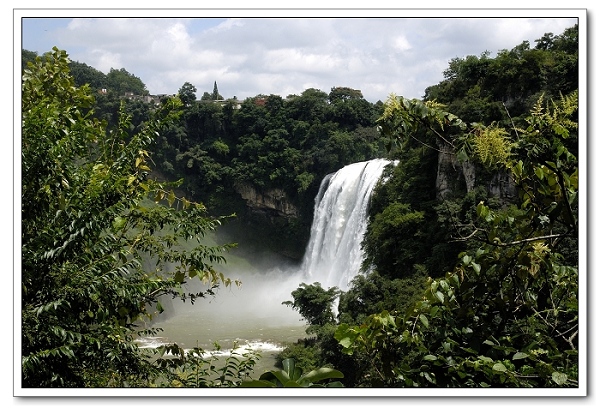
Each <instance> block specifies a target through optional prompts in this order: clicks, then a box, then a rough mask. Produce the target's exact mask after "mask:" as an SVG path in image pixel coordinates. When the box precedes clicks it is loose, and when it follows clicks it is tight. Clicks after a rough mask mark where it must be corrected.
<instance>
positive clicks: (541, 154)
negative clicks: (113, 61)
mask: <svg viewBox="0 0 600 414" xmlns="http://www.w3.org/2000/svg"><path fill="white" fill-rule="evenodd" d="M577 52H578V27H577V26H575V27H573V28H569V29H567V30H566V31H565V32H564V33H563V34H561V35H557V36H555V35H553V34H550V33H547V34H545V35H544V36H542V37H541V38H540V39H538V40H537V41H536V46H535V47H534V48H531V47H530V45H529V44H528V43H527V42H524V43H522V44H520V45H518V46H517V47H515V48H513V49H512V50H503V51H500V52H499V53H498V55H497V56H496V57H494V58H491V57H490V55H489V53H487V52H486V53H483V54H482V55H481V56H480V57H476V56H467V57H465V58H456V59H453V60H452V61H451V62H450V63H449V67H448V69H447V70H446V71H445V72H444V77H445V79H444V80H443V81H442V82H440V83H439V84H437V85H433V86H431V87H429V88H427V90H426V92H425V97H424V99H423V100H422V101H421V100H416V99H413V100H409V99H405V98H403V97H399V96H395V95H390V98H389V100H388V101H387V102H386V103H385V104H375V105H373V104H371V103H369V102H367V101H366V100H364V99H363V97H362V94H361V93H360V91H357V90H354V89H351V88H347V87H335V88H332V90H331V92H330V93H329V94H327V93H325V92H322V91H320V90H316V89H308V90H306V91H304V92H303V93H302V94H301V95H299V96H295V95H294V96H288V97H286V98H282V97H280V96H277V95H269V96H265V95H258V96H256V97H252V98H248V99H246V100H244V101H243V102H239V101H237V99H235V98H234V99H223V97H222V96H220V95H219V93H218V88H217V84H216V82H215V83H214V87H213V91H212V93H209V92H204V95H202V97H201V98H200V99H199V100H198V99H197V96H196V92H197V89H196V87H195V86H194V85H192V84H190V83H189V82H185V83H184V84H183V86H182V87H181V89H180V90H179V93H178V96H177V97H176V98H164V99H162V101H161V103H160V104H156V103H154V102H153V103H149V101H144V100H141V99H128V98H126V99H125V97H124V94H125V93H126V92H133V93H135V94H136V95H140V96H141V95H145V94H147V91H146V89H145V86H144V85H143V83H142V82H141V81H140V80H139V79H138V78H136V77H135V76H133V75H131V74H129V73H128V72H127V71H126V70H124V69H121V70H118V71H117V70H111V73H109V74H108V75H104V74H102V73H101V72H99V71H96V70H95V69H93V68H90V67H89V66H87V65H84V64H79V63H76V62H69V61H68V59H67V58H66V55H64V53H63V52H59V51H57V50H55V51H53V52H52V53H48V54H45V55H43V56H41V57H38V56H37V55H36V54H35V53H31V52H27V51H24V53H23V68H24V78H23V145H22V152H23V158H22V162H23V169H22V171H23V181H22V193H23V199H22V212H21V214H22V234H23V246H22V248H23V263H22V265H23V278H22V289H23V290H22V328H23V330H22V331H23V335H22V352H23V385H24V386H148V385H152V386H188V387H189V386H240V385H242V386H262V387H267V386H268V387H283V386H311V385H315V383H316V382H319V381H320V380H324V379H325V380H330V379H339V380H340V381H339V383H338V382H337V381H336V382H335V383H334V385H336V386H339V385H342V384H343V385H344V386H346V387H352V386H375V387H383V386H385V387H576V386H578V384H579V372H578V366H579V346H578V341H579V324H578V323H579V312H580V310H579V305H578V297H579V273H578V260H579V251H578V244H579V236H578V191H579V188H578V181H579V180H578V176H579V171H578V161H577V157H578V154H579V149H578V146H579V141H578V139H577V126H578V124H577V117H578V95H577V89H578V77H577V76H578V62H579V60H578V56H577ZM27 62H30V64H29V66H28V64H27ZM69 69H70V72H71V73H69ZM104 88H107V92H106V93H100V92H99V91H101V90H102V89H104ZM384 153H385V154H387V156H388V157H389V158H391V159H395V160H397V161H398V162H397V164H395V165H392V166H390V167H388V168H387V169H386V171H385V172H384V180H382V181H381V183H380V184H379V185H378V186H377V187H376V189H375V191H374V194H373V196H372V199H371V205H370V211H369V224H368V228H367V232H366V234H365V238H364V242H363V248H364V251H365V261H364V265H363V268H362V274H361V275H356V277H354V279H353V280H352V284H351V286H350V289H349V290H348V291H347V292H340V291H339V290H338V289H336V288H331V289H329V290H325V289H324V288H322V287H321V286H320V285H319V284H318V283H315V284H312V285H306V284H302V285H300V287H299V288H298V289H296V290H294V291H293V292H292V297H293V301H290V302H285V303H284V304H285V305H288V306H291V307H293V308H294V309H296V310H297V311H298V312H299V313H300V314H301V315H302V317H303V318H304V319H305V320H306V321H307V322H308V324H309V328H308V330H307V333H308V334H309V336H308V338H306V339H303V340H301V341H298V343H296V344H294V345H290V346H289V347H288V349H286V350H285V351H284V352H283V353H282V354H281V355H280V356H279V360H280V363H281V364H282V367H283V370H281V371H277V370H275V371H271V372H269V373H265V374H264V375H263V376H261V378H259V380H256V381H248V382H245V383H243V382H242V381H243V380H244V379H247V378H248V377H249V376H250V372H251V370H252V367H253V365H254V362H255V358H257V355H254V354H253V353H251V352H250V353H246V352H242V351H241V350H239V353H238V352H237V350H236V351H235V352H234V354H233V355H232V356H231V357H230V358H228V359H227V360H226V361H224V365H222V367H220V368H217V367H216V365H215V364H214V362H215V360H214V359H212V357H210V356H209V357H207V353H206V351H205V350H201V349H194V350H191V351H190V352H189V353H186V352H184V351H183V350H182V349H180V348H179V347H178V346H177V345H172V346H166V347H163V348H161V349H160V350H158V352H159V353H158V354H156V355H152V356H151V358H146V356H147V355H145V354H144V352H142V350H140V349H139V348H138V347H137V346H136V345H135V343H134V339H135V338H136V336H137V335H138V334H140V333H144V332H143V331H141V330H140V328H139V322H140V321H141V320H143V319H148V318H150V317H151V316H152V315H153V313H154V312H160V309H161V305H160V302H159V300H160V298H161V297H163V296H169V297H170V296H173V297H180V298H182V299H184V300H195V299H196V298H200V297H203V296H206V295H210V294H214V291H215V289H216V287H217V286H218V285H220V284H230V283H232V282H231V281H230V280H229V279H227V278H225V277H224V276H223V275H220V274H219V273H217V272H215V271H214V269H213V267H212V265H211V263H214V262H220V261H221V260H222V257H221V253H222V252H223V249H224V246H221V247H215V248H209V247H206V246H203V245H202V235H203V234H205V233H206V232H212V231H214V230H215V229H216V226H217V225H218V224H219V223H220V221H219V220H215V219H211V218H210V217H211V215H229V214H231V213H236V214H238V215H239V216H240V217H241V218H243V219H244V221H252V217H254V220H257V219H256V217H262V221H255V224H259V225H258V226H256V227H255V228H256V229H259V230H257V231H256V232H254V235H255V237H256V240H267V242H266V244H267V245H269V247H271V248H274V249H276V250H277V251H279V252H283V253H285V254H287V255H290V256H294V257H299V256H301V254H302V252H303V249H304V244H305V241H306V239H307V237H308V229H309V228H310V226H309V221H310V220H311V218H312V209H313V202H314V196H315V194H316V192H317V189H318V185H319V183H320V181H321V179H322V178H323V177H324V176H325V175H326V174H328V173H330V172H333V171H336V170H337V169H339V168H341V167H342V166H344V165H346V164H349V163H352V162H357V161H362V160H366V159H369V158H374V157H377V156H381V155H382V154H384ZM151 167H152V169H153V171H150V169H151ZM156 177H166V178H167V179H170V180H172V181H175V182H177V183H180V182H181V180H183V185H181V186H180V187H179V188H174V187H175V186H173V185H172V184H173V183H163V182H159V181H157V180H156ZM244 186H249V187H250V188H252V189H254V190H255V191H256V192H258V193H260V194H267V193H268V192H269V191H274V190H278V191H282V192H283V194H285V199H286V200H285V201H286V202H290V203H292V204H293V205H294V206H295V207H297V208H298V211H299V214H298V215H297V216H295V217H290V216H288V217H282V216H272V215H271V216H269V214H265V213H264V212H261V214H254V216H252V215H251V214H248V212H249V209H248V206H247V204H246V201H245V200H244V199H243V198H242V197H241V194H240V188H242V187H244ZM279 194H280V193H279ZM200 200H202V201H204V202H205V203H206V204H201V203H200V202H199V201H200ZM205 206H206V207H205ZM209 213H210V214H209ZM190 238H192V239H196V241H197V242H198V243H199V247H198V248H196V249H193V250H187V248H186V247H184V246H185V242H186V241H187V240H189V239H190ZM190 278H200V279H202V280H204V281H205V282H208V284H207V285H206V290H204V291H200V292H193V293H190V292H188V291H187V290H185V289H181V288H182V286H184V285H185V282H186V281H187V280H189V279H190ZM336 304H337V312H336V309H335V306H336ZM319 367H321V368H319ZM334 368H335V370H334ZM337 370H339V371H337ZM303 372H309V373H308V374H303ZM342 372H343V373H344V374H343V376H342V374H341V373H342Z"/></svg>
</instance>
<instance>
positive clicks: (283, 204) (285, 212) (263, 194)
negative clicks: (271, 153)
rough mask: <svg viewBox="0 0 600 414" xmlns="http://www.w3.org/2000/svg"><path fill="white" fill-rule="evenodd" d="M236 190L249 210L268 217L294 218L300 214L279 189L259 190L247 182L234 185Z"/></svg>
mask: <svg viewBox="0 0 600 414" xmlns="http://www.w3.org/2000/svg"><path fill="white" fill-rule="evenodd" d="M235 190H236V192H237V193H238V194H239V195H240V196H241V197H242V198H243V199H244V201H245V202H246V205H247V207H248V209H249V210H250V212H251V213H252V214H254V215H258V216H264V217H265V218H269V219H276V218H284V219H295V218H298V217H299V216H300V212H299V211H298V208H297V207H296V206H295V205H294V204H293V203H291V202H290V201H289V199H288V197H287V195H286V194H285V192H284V191H283V190H281V189H270V190H265V191H261V190H258V189H256V188H255V187H254V186H252V185H251V184H248V183H239V184H236V186H235Z"/></svg>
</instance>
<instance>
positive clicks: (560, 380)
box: [552, 371, 569, 385]
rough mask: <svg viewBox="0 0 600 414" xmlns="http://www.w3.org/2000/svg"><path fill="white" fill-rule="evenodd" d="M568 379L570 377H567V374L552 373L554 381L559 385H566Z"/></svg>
mask: <svg viewBox="0 0 600 414" xmlns="http://www.w3.org/2000/svg"><path fill="white" fill-rule="evenodd" d="M568 379H569V377H568V376H567V374H564V373H562V372H558V371H554V372H553V373H552V381H554V382H555V383H556V384H558V385H564V384H565V383H566V382H567V380H568Z"/></svg>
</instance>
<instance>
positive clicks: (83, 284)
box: [21, 48, 232, 387]
mask: <svg viewBox="0 0 600 414" xmlns="http://www.w3.org/2000/svg"><path fill="white" fill-rule="evenodd" d="M68 62H69V60H68V58H67V55H66V53H65V52H63V51H59V50H58V49H56V48H55V49H54V50H53V52H51V53H48V54H46V55H44V57H43V58H41V57H39V58H37V59H36V60H35V61H34V62H33V63H30V64H28V66H27V68H26V69H25V70H24V73H23V87H22V98H23V99H22V115H23V121H22V147H21V151H22V183H21V190H22V203H21V231H22V274H21V287H22V289H21V315H22V319H21V328H22V337H21V345H22V347H21V355H22V386H23V387H57V386H60V387H84V386H124V385H129V386H140V385H148V384H151V383H152V381H153V379H155V378H157V377H158V376H164V375H166V374H167V372H165V371H164V370H161V369H160V366H159V365H157V364H152V363H151V362H150V361H151V360H150V359H148V357H147V355H145V354H144V352H143V351H142V350H141V349H140V348H139V347H138V346H137V345H136V344H135V342H134V340H135V339H136V338H137V337H138V336H139V335H141V334H144V333H148V332H145V331H143V330H141V329H140V327H141V326H142V324H141V323H142V322H143V321H144V320H149V319H150V318H151V317H152V315H153V314H154V313H155V312H160V310H161V305H160V299H161V298H162V297H173V298H175V297H179V298H181V299H183V300H191V301H194V300H195V299H197V298H200V297H204V296H206V295H212V294H214V293H215V291H216V289H217V288H218V287H219V286H220V285H229V284H231V283H232V281H231V280H229V279H227V278H225V277H224V276H223V275H222V274H220V273H218V272H217V271H215V270H214V268H213V267H212V264H213V263H218V262H221V261H223V258H222V253H223V251H224V249H225V246H216V247H208V246H205V245H203V243H202V240H203V235H205V234H206V233H207V232H212V231H214V229H215V227H216V226H217V225H218V224H219V221H218V220H215V219H212V218H210V217H209V216H208V215H207V213H206V209H205V208H204V206H203V205H201V204H199V203H196V202H192V201H189V200H187V199H185V198H181V197H176V196H175V194H174V192H173V189H171V188H169V184H168V183H161V182H158V181H155V180H152V179H151V178H150V177H149V172H150V167H149V161H150V158H149V153H148V148H149V146H150V144H151V142H152V141H153V140H154V139H155V137H156V134H157V133H158V132H159V131H160V130H161V129H162V128H163V126H164V125H165V124H167V123H169V122H171V121H172V120H174V119H176V118H173V117H176V116H177V108H178V106H179V104H178V101H177V100H170V101H168V102H166V103H165V105H164V106H163V107H161V108H160V109H159V110H157V111H156V112H154V113H153V114H152V117H151V119H150V120H149V121H148V122H146V123H145V124H144V125H142V126H141V128H140V132H139V133H136V134H134V135H131V134H130V131H131V128H130V124H129V122H130V118H128V117H127V116H126V115H125V114H124V113H123V111H121V116H120V119H119V123H118V127H117V128H116V129H114V130H112V131H109V132H108V133H107V131H106V123H105V122H101V121H98V120H97V119H95V118H93V117H92V115H93V114H92V112H91V111H90V108H93V104H94V101H93V97H92V95H91V94H90V91H89V88H87V87H80V88H78V87H76V86H75V84H74V80H73V78H72V77H71V76H70V73H69V67H68ZM165 230H168V231H165ZM192 239H195V240H197V243H198V247H196V248H194V249H191V250H185V249H182V248H181V245H182V243H184V242H185V241H186V240H192ZM193 278H196V279H200V280H202V281H203V282H204V286H205V287H204V288H200V291H197V292H196V291H188V290H186V289H183V287H184V284H185V283H186V282H187V281H189V280H191V279H193Z"/></svg>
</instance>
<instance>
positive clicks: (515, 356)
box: [512, 352, 529, 361]
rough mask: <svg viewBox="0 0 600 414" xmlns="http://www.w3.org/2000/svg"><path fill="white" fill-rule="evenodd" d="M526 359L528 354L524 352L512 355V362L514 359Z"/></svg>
mask: <svg viewBox="0 0 600 414" xmlns="http://www.w3.org/2000/svg"><path fill="white" fill-rule="evenodd" d="M528 357H529V354H526V353H525V352H517V353H516V354H514V355H513V357H512V359H513V361H514V360H516V359H525V358H528Z"/></svg>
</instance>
